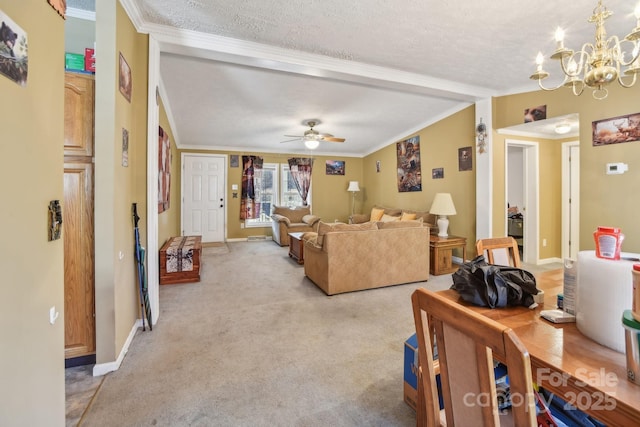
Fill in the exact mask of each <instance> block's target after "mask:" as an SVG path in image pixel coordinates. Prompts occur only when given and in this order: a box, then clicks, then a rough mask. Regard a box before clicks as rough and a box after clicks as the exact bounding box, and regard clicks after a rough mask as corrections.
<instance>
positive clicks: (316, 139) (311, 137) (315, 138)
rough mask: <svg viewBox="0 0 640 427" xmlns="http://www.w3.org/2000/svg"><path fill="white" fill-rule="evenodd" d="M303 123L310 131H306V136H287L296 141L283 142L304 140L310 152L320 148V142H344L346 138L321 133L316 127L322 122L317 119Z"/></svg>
mask: <svg viewBox="0 0 640 427" xmlns="http://www.w3.org/2000/svg"><path fill="white" fill-rule="evenodd" d="M302 123H303V124H304V125H306V126H309V130H307V131H305V133H304V135H285V136H286V137H289V138H294V139H288V140H286V141H282V142H290V141H295V140H297V139H302V141H303V142H304V145H305V146H306V147H307V148H308V149H309V150H315V149H316V148H318V146H319V145H320V141H327V142H344V138H336V137H334V136H333V135H331V134H330V133H320V132H318V131H317V130H315V129H314V127H315V126H317V125H319V124H320V123H321V122H320V120H317V119H313V120H305V121H304V122H302Z"/></svg>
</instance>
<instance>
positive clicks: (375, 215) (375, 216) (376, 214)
mask: <svg viewBox="0 0 640 427" xmlns="http://www.w3.org/2000/svg"><path fill="white" fill-rule="evenodd" d="M383 215H384V209H380V208H371V217H370V218H369V221H371V222H376V221H380V219H381V218H382V216H383Z"/></svg>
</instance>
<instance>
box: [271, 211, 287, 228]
mask: <svg viewBox="0 0 640 427" xmlns="http://www.w3.org/2000/svg"><path fill="white" fill-rule="evenodd" d="M271 219H272V220H274V221H275V222H284V223H285V224H286V226H287V227H288V226H290V225H291V221H289V218H287V217H286V216H282V215H279V214H273V215H271Z"/></svg>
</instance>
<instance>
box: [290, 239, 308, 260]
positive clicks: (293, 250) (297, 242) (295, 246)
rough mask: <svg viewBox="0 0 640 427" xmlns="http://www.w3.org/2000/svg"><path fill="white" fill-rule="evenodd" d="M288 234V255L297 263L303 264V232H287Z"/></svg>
mask: <svg viewBox="0 0 640 427" xmlns="http://www.w3.org/2000/svg"><path fill="white" fill-rule="evenodd" d="M288 234H289V256H290V257H291V258H293V259H295V260H296V261H298V264H304V242H303V241H302V235H303V234H304V233H288Z"/></svg>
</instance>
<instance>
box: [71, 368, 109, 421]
mask: <svg viewBox="0 0 640 427" xmlns="http://www.w3.org/2000/svg"><path fill="white" fill-rule="evenodd" d="M64 377H65V395H66V414H67V424H66V426H67V427H75V426H77V425H79V423H80V421H81V420H82V416H83V415H84V412H85V411H86V410H87V407H88V406H89V404H90V403H91V400H93V397H94V396H95V394H96V392H97V391H98V388H100V385H101V384H102V380H104V376H100V377H94V376H93V365H84V366H76V367H73V368H67V369H65V374H64Z"/></svg>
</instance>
